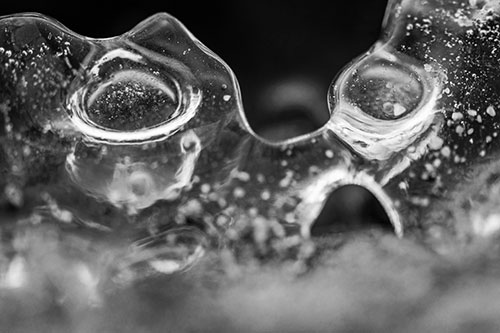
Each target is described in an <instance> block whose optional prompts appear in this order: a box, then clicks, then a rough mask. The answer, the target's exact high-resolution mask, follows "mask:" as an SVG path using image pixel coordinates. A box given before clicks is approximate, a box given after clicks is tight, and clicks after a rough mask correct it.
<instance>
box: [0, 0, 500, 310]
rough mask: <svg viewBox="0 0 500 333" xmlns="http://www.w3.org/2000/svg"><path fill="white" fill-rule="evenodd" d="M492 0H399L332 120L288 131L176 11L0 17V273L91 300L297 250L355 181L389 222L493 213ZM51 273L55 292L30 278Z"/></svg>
mask: <svg viewBox="0 0 500 333" xmlns="http://www.w3.org/2000/svg"><path fill="white" fill-rule="evenodd" d="M499 12H500V5H499V4H498V1H465V0H460V1H444V0H427V1H423V0H422V1H421V0H418V1H414V0H399V1H391V2H390V3H389V7H388V11H387V15H386V18H385V22H384V30H383V31H384V33H383V35H382V37H381V38H380V40H379V41H377V42H376V43H375V44H374V46H373V47H372V49H370V50H369V51H368V52H367V53H366V54H364V55H362V56H360V57H359V58H358V59H356V60H355V61H354V62H352V64H351V65H350V66H348V67H347V68H346V69H345V70H344V71H343V72H342V73H341V74H340V75H339V76H337V79H336V80H335V81H334V82H333V83H332V86H331V89H330V91H329V94H328V99H329V107H330V112H331V114H330V120H329V121H328V123H327V124H326V125H325V126H324V127H323V128H321V129H319V130H317V131H315V132H313V133H309V134H307V135H303V136H300V137H296V138H292V139H289V140H286V141H282V142H270V141H267V140H265V139H263V138H260V137H259V136H257V135H256V134H255V133H254V132H253V130H252V129H251V128H250V126H249V124H248V122H247V120H246V118H245V113H244V110H243V107H242V102H241V96H240V91H239V87H238V83H237V81H236V78H235V76H234V74H233V73H232V71H231V70H230V68H229V67H228V66H227V65H226V64H225V63H224V62H223V61H222V60H221V59H220V58H219V57H218V56H216V55H215V54H214V53H213V52H211V51H210V50H209V49H208V48H207V47H205V46H204V45H203V44H201V42H199V41H198V40H197V39H196V38H195V37H193V36H192V34H190V33H189V32H188V31H187V30H186V28H185V27H184V26H183V25H182V24H181V23H180V22H179V21H177V20H176V19H174V18H173V17H171V16H169V15H167V14H157V15H155V16H153V17H151V18H149V19H147V20H145V21H144V22H142V23H140V24H139V25H138V26H137V27H135V28H134V29H132V30H131V31H129V32H127V33H125V34H123V35H121V36H117V37H114V38H109V39H102V40H100V39H91V38H86V37H83V36H79V35H77V34H75V33H73V32H71V31H69V30H68V29H67V28H65V27H64V26H62V25H61V24H59V23H57V22H55V21H53V20H50V19H48V18H46V17H44V16H41V15H38V14H20V15H14V16H8V17H3V18H1V20H0V120H1V122H0V125H1V128H0V139H1V140H0V148H1V151H0V166H1V168H2V175H3V176H2V177H0V186H1V187H2V189H3V190H2V191H0V203H1V213H2V216H3V221H2V227H1V230H2V233H4V230H5V233H6V234H8V235H10V236H9V237H4V238H3V239H5V242H6V244H4V245H3V246H5V247H8V248H10V249H11V251H10V252H9V253H13V254H11V255H10V256H6V257H5V258H3V257H2V258H1V259H0V270H1V272H0V279H1V280H0V288H1V289H6V290H7V289H8V290H9V292H18V291H19V290H20V289H23V288H29V289H30V290H31V291H30V292H32V293H33V292H34V291H33V290H35V289H36V288H37V287H39V289H38V292H39V293H40V295H41V296H40V298H39V299H41V300H44V299H46V298H47V297H48V298H50V297H55V298H60V299H62V300H64V302H69V303H71V304H74V305H75V306H83V303H82V299H85V300H86V302H88V304H93V305H95V304H98V303H99V302H101V301H102V299H101V297H102V292H103V290H110V289H111V290H113V288H117V286H118V287H120V286H124V285H127V284H130V283H134V282H137V281H140V280H141V279H145V278H148V277H150V276H158V275H169V274H173V273H175V272H180V271H185V270H187V269H189V268H191V267H192V266H193V265H194V264H195V263H196V262H197V261H199V260H200V258H201V257H202V256H203V254H205V253H208V252H210V250H220V249H227V248H229V249H231V248H233V246H238V245H241V244H248V243H250V244H252V245H251V246H253V247H255V248H256V249H257V251H259V253H268V252H269V251H274V252H280V253H281V252H286V251H287V250H288V249H290V248H296V247H297V245H298V244H299V245H303V247H302V248H301V249H299V250H298V251H296V254H297V253H298V254H297V256H298V257H299V258H300V257H301V256H302V258H305V257H307V255H308V254H310V253H311V247H310V245H311V244H310V243H308V242H307V241H308V239H309V237H310V230H311V226H312V225H313V223H314V221H315V220H316V219H317V217H318V216H319V214H320V213H321V211H322V209H323V208H324V206H325V203H326V201H327V199H328V197H329V196H330V195H331V194H332V193H333V192H334V191H336V190H338V189H339V188H341V187H343V186H347V185H358V186H362V187H364V188H366V189H367V190H368V191H370V192H371V193H373V195H374V196H375V197H376V198H377V199H378V200H379V201H380V203H381V204H382V206H383V207H384V208H385V210H386V212H387V214H388V216H389V218H390V220H391V223H392V226H393V228H394V232H395V233H396V234H397V235H398V236H400V237H402V236H404V235H406V234H409V235H412V234H415V233H417V232H424V233H426V234H428V235H429V237H430V239H431V241H432V242H436V243H439V242H440V241H441V239H442V237H444V236H443V235H444V234H446V233H447V234H454V235H458V236H459V237H476V236H477V237H488V236H489V235H491V234H494V233H496V232H498V229H499V228H498V223H496V222H495V221H496V220H497V216H498V214H500V212H499V211H498V207H499V205H498V204H497V203H496V202H494V201H492V200H488V199H487V198H490V197H495V196H497V194H498V193H499V191H500V186H499V181H498V179H499V174H500V169H499V166H500V164H499V162H498V155H499V151H500V150H499V141H498V131H499V124H500V123H499V117H500V114H499V113H498V112H497V110H498V109H499V108H500V99H499V97H500V96H499V94H500V84H499V82H500V63H499V59H500V57H499V54H498V53H499V52H500V24H499V23H500V13H499ZM334 75H335V73H332V77H333V76H334ZM485 198H486V199H485ZM450 220H452V221H456V224H454V225H449V223H448V221H450ZM470 221H474V223H471V222H470ZM481 221H483V222H481ZM482 223H483V224H484V225H482ZM273 239H280V240H282V241H281V242H276V241H271V240H273ZM266 251H267V252H266ZM2 256H3V255H2ZM229 261H230V260H229ZM34 280H37V281H39V282H38V283H33V282H32V281H34ZM27 281H30V283H27ZM48 281H57V282H56V283H55V285H57V288H55V289H56V291H55V292H54V294H55V295H58V296H57V297H56V296H54V295H51V296H50V297H49V296H47V295H46V294H45V293H46V291H40V290H45V289H44V288H43V286H44V285H45V284H46V283H48ZM68 281H76V282H75V283H74V284H72V283H70V282H68ZM53 283H54V282H53ZM85 304H86V303H85Z"/></svg>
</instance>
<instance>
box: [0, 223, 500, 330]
mask: <svg viewBox="0 0 500 333" xmlns="http://www.w3.org/2000/svg"><path fill="white" fill-rule="evenodd" d="M316 243H317V244H318V248H319V249H318V254H317V255H316V256H315V257H314V259H313V260H312V261H311V262H309V264H308V265H304V264H302V265H301V264H297V263H296V262H292V261H290V262H286V261H285V262H280V263H278V262H275V261H270V262H267V263H265V264H262V263H261V262H258V261H257V260H251V259H248V260H245V263H244V265H236V264H234V262H232V261H231V260H229V259H228V256H226V255H224V253H223V254H222V255H221V256H220V257H219V256H208V257H206V258H205V259H204V260H203V262H202V263H200V264H199V265H198V266H196V267H195V268H194V269H191V270H190V271H188V272H185V273H182V274H178V275H172V276H168V277H162V278H157V279H150V280H148V281H147V282H140V283H137V284H136V285H133V286H130V287H127V288H123V289H119V290H114V291H113V292H109V293H108V294H106V296H105V301H104V303H102V304H101V305H99V306H96V307H94V308H91V309H88V308H86V307H85V306H81V304H77V302H76V303H75V302H74V299H73V302H72V301H71V300H70V301H68V300H66V301H64V300H61V302H60V303H59V304H58V303H56V302H54V303H53V304H51V305H50V306H47V305H44V306H42V305H41V304H45V301H46V300H42V298H43V296H41V295H40V294H29V293H28V294H25V295H24V296H22V297H20V296H19V295H17V296H16V297H13V296H10V297H9V295H7V294H4V295H3V297H2V301H1V303H0V313H2V316H0V318H1V320H2V323H1V325H2V327H3V329H2V331H3V332H49V331H50V332H332V331H337V332H339V331H340V332H344V331H345V332H424V331H428V332H470V331H478V332H497V331H499V330H500V319H499V317H498V313H499V311H500V301H499V299H500V282H499V281H500V280H499V278H500V264H499V262H500V261H499V259H500V248H499V246H498V242H497V241H496V240H495V239H489V240H484V239H483V240H480V241H479V240H478V241H474V242H471V243H469V244H462V245H461V246H459V247H458V246H457V247H449V248H448V250H449V251H447V254H445V255H438V254H436V253H433V252H432V251H430V250H429V249H426V247H424V246H423V245H419V244H417V243H416V242H415V241H411V240H399V239H397V238H395V237H393V236H392V235H390V234H387V233H386V232H382V231H377V230H371V231H370V230H368V231H358V232H356V233H345V234H336V235H332V236H329V237H325V238H321V239H316ZM56 261H57V260H56ZM50 262H55V260H54V258H52V259H50ZM61 281H62V280H60V281H54V283H64V281H62V282H61ZM66 288H67V289H71V286H68V287H66Z"/></svg>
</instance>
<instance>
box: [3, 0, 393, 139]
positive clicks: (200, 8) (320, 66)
mask: <svg viewBox="0 0 500 333" xmlns="http://www.w3.org/2000/svg"><path fill="white" fill-rule="evenodd" d="M386 2H387V1H386V0H351V1H345V0H341V1H339V0H332V1H328V2H327V1H318V0H309V1H304V0H302V1H297V0H292V1H286V2H285V1H230V0H223V1H203V2H196V1H168V0H167V1H157V2H146V1H133V2H132V1H115V2H113V3H112V4H110V3H107V2H104V1H67V2H59V3H57V2H54V1H12V0H11V1H2V4H1V5H0V15H8V14H13V13H19V12H27V11H35V12H40V13H42V14H45V15H48V16H51V17H53V18H55V19H57V20H58V21H60V22H61V23H62V24H64V25H66V26H67V27H68V28H70V29H71V30H73V31H75V32H77V33H79V34H82V35H86V36H90V37H111V36H115V35H119V34H121V33H124V32H126V31H127V30H129V29H131V28H132V27H134V26H135V25H136V24H138V23H139V22H140V21H142V20H144V19H146V18H147V17H148V16H150V15H152V14H154V13H156V12H161V11H164V12H168V13H170V14H171V15H173V16H175V17H177V18H178V19H179V20H181V21H182V22H183V23H184V24H185V25H186V26H187V28H188V29H190V30H191V32H192V33H193V34H194V35H195V36H197V37H198V39H200V40H201V41H202V42H203V43H204V44H205V45H207V46H208V47H209V48H210V49H212V50H213V51H214V52H215V53H217V54H218V55H219V56H220V57H221V58H222V59H224V60H225V61H226V62H227V63H228V64H229V65H230V66H231V68H232V69H233V70H234V72H235V73H236V76H237V78H238V80H239V82H240V85H241V89H242V95H243V101H244V105H245V109H246V113H247V117H248V118H249V120H250V122H251V123H252V125H253V126H254V127H255V128H256V130H257V131H260V132H262V133H263V134H264V135H266V134H265V132H266V131H265V127H266V126H268V125H270V124H274V125H276V123H279V122H282V121H283V120H285V121H289V122H290V121H292V122H293V121H295V125H296V126H294V125H293V124H292V125H291V126H288V127H289V128H288V129H289V130H290V128H291V130H290V131H289V132H292V133H288V134H279V133H277V132H275V131H272V130H271V131H269V130H268V131H267V135H268V136H270V137H273V136H274V137H276V138H282V137H287V136H290V135H294V134H298V133H300V132H303V131H307V130H311V129H314V128H313V127H318V126H320V125H321V124H322V123H323V122H324V121H326V120H327V118H328V113H327V104H326V94H327V90H328V86H329V84H330V82H331V81H332V79H333V78H334V77H335V76H336V75H337V73H338V71H339V70H341V69H342V68H343V67H344V66H345V65H346V64H348V63H349V62H350V61H351V60H352V59H353V58H355V57H356V56H358V55H359V54H361V53H363V52H364V51H366V50H367V49H368V48H369V47H370V46H371V45H372V44H373V42H374V41H375V40H376V39H377V38H378V35H379V33H380V26H381V23H382V18H383V14H384V10H385V5H386ZM276 87H278V90H276ZM279 92H281V96H283V95H285V96H288V97H290V98H286V99H285V100H283V98H281V100H280V99H279V98H278V99H272V98H270V97H272V95H273V94H277V93H279ZM283 92H284V93H283ZM270 95H271V96H270ZM282 112H288V114H289V115H290V116H287V117H284V116H283V114H282ZM311 115H312V116H311ZM292 118H293V119H292ZM297 122H298V123H299V124H298V125H297ZM261 129H262V130H261Z"/></svg>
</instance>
